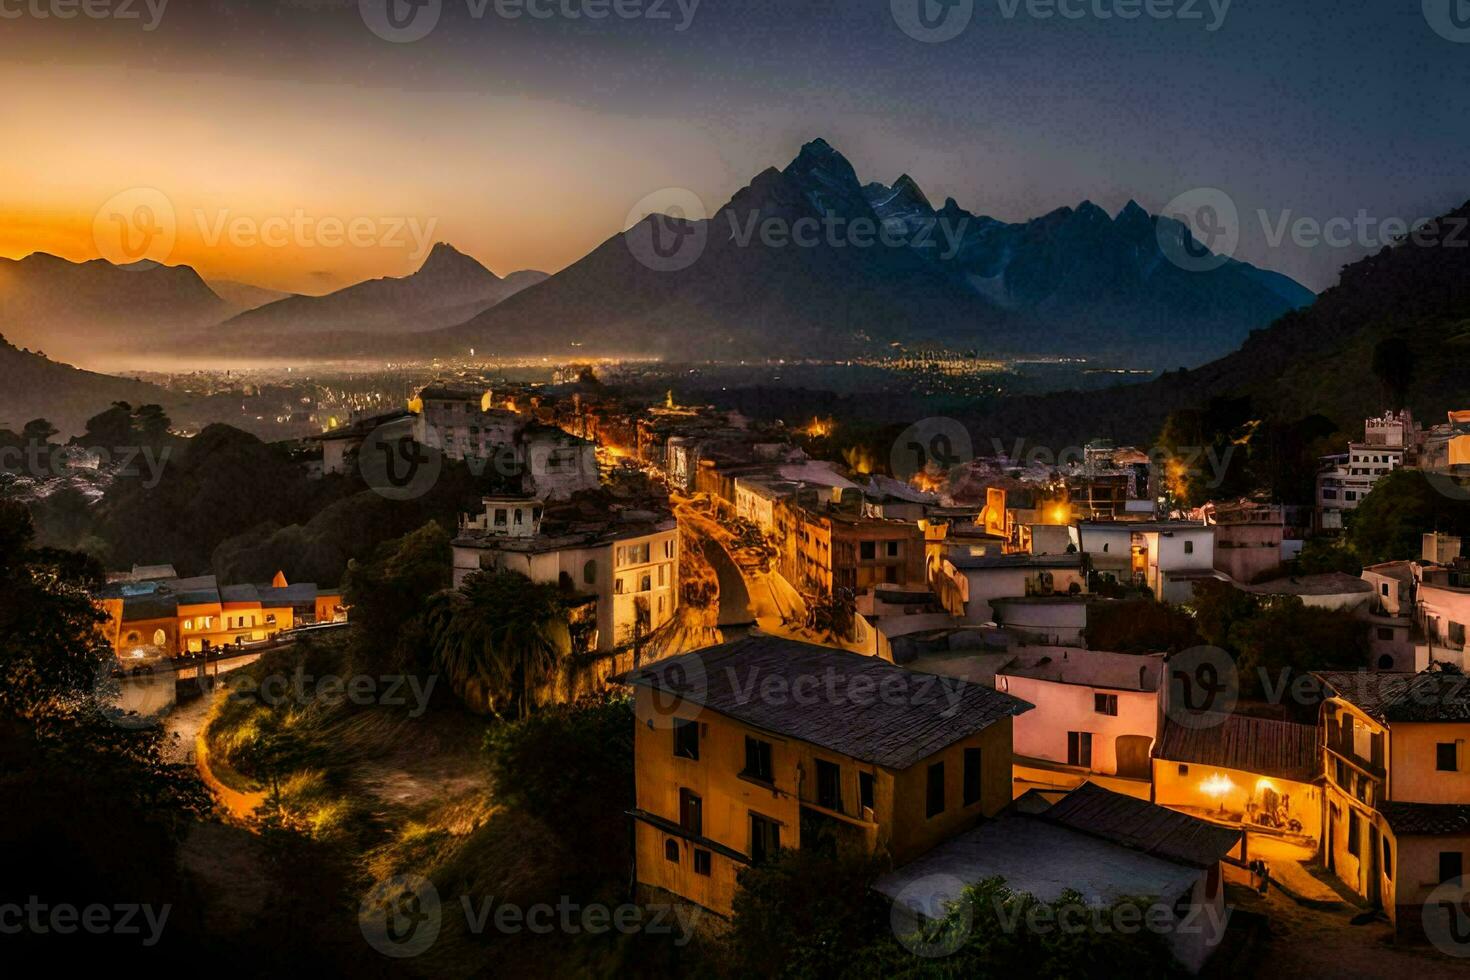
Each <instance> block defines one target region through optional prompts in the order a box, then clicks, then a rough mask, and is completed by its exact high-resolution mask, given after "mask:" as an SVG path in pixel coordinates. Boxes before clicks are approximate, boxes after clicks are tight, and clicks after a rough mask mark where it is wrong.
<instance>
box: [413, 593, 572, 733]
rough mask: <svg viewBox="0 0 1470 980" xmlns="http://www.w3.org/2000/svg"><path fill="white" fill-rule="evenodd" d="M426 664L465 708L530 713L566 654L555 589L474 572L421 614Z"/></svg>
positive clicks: (565, 629)
mask: <svg viewBox="0 0 1470 980" xmlns="http://www.w3.org/2000/svg"><path fill="white" fill-rule="evenodd" d="M426 619H427V625H428V634H429V649H430V653H431V656H432V659H433V663H434V665H435V667H436V668H437V669H439V670H440V671H442V672H443V673H444V675H445V677H446V679H447V680H448V681H449V685H450V687H452V688H453V689H454V692H455V693H456V694H457V695H459V697H460V699H461V700H462V701H464V703H465V704H466V705H467V706H469V708H470V709H471V710H474V711H478V712H493V713H495V714H502V713H503V712H504V711H505V710H506V709H507V708H509V707H510V706H511V705H514V711H515V715H516V717H518V718H525V717H527V715H528V714H529V713H530V710H531V706H532V702H533V700H534V698H535V695H536V692H537V691H539V690H540V689H541V688H542V687H543V686H544V685H545V684H546V683H547V682H548V681H550V680H552V679H553V678H554V677H555V674H556V670H557V668H558V667H559V666H560V664H561V662H562V660H563V659H564V658H565V657H566V656H567V654H568V653H569V652H570V651H571V646H572V638H571V631H570V628H569V626H568V622H567V611H566V606H565V605H564V604H563V600H562V595H561V593H560V592H559V591H558V590H557V588H556V586H554V585H550V584H547V583H539V582H532V581H531V580H530V579H529V578H527V577H526V576H524V575H521V574H520V573H519V572H476V573H474V574H472V575H470V576H469V577H468V578H466V579H465V581H464V584H463V585H462V586H460V588H458V589H456V590H453V591H448V592H441V593H439V594H438V595H436V596H434V597H433V598H432V599H431V600H430V601H429V607H428V611H427V613H426Z"/></svg>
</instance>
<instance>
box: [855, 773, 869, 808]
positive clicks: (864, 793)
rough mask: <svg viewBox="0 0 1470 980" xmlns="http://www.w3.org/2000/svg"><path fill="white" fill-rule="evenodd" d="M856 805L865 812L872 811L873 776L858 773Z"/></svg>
mask: <svg viewBox="0 0 1470 980" xmlns="http://www.w3.org/2000/svg"><path fill="white" fill-rule="evenodd" d="M858 805H859V806H861V807H862V808H863V809H865V810H872V809H873V774H872V773H870V772H860V773H858Z"/></svg>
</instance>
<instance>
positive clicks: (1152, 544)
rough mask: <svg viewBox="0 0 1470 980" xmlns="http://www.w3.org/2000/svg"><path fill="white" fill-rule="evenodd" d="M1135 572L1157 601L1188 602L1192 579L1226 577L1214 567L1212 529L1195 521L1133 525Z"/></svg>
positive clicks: (1223, 578)
mask: <svg viewBox="0 0 1470 980" xmlns="http://www.w3.org/2000/svg"><path fill="white" fill-rule="evenodd" d="M1132 549H1133V554H1134V571H1135V574H1141V576H1142V582H1143V584H1144V585H1145V586H1146V587H1147V588H1148V589H1149V591H1151V592H1152V593H1153V594H1154V596H1155V597H1156V598H1157V599H1158V600H1159V601H1160V602H1188V601H1189V600H1191V599H1193V598H1194V583H1195V582H1198V581H1201V580H1203V579H1217V580H1225V581H1228V579H1226V578H1225V576H1224V574H1223V573H1221V572H1218V571H1216V570H1215V529H1214V528H1213V527H1211V526H1210V525H1208V524H1202V523H1198V522H1196V521H1149V522H1147V523H1142V524H1138V525H1135V526H1134V528H1133V543H1132Z"/></svg>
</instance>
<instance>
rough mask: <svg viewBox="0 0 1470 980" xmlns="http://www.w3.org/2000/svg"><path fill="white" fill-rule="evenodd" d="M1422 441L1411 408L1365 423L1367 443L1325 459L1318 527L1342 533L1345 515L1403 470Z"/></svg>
mask: <svg viewBox="0 0 1470 980" xmlns="http://www.w3.org/2000/svg"><path fill="white" fill-rule="evenodd" d="M1419 439H1420V430H1419V427H1418V425H1417V424H1415V422H1414V417H1413V416H1412V415H1411V414H1410V413H1409V410H1408V409H1404V410H1403V411H1398V412H1386V413H1385V414H1384V415H1382V416H1380V417H1379V418H1372V419H1367V420H1366V421H1365V422H1364V423H1363V441H1362V442H1354V443H1350V444H1349V445H1348V451H1347V452H1346V453H1338V454H1335V455H1332V456H1324V457H1322V467H1321V470H1320V471H1319V472H1318V474H1317V528H1318V529H1319V530H1323V531H1339V530H1341V529H1342V526H1343V514H1345V513H1347V512H1348V511H1353V510H1357V508H1358V504H1360V503H1362V501H1363V499H1364V498H1365V497H1367V496H1368V494H1369V493H1371V492H1372V490H1373V486H1374V485H1375V484H1376V483H1377V482H1378V481H1379V480H1381V479H1382V478H1383V477H1385V476H1387V475H1388V474H1389V473H1391V472H1393V471H1394V470H1396V469H1399V468H1400V467H1402V466H1403V465H1404V463H1405V461H1406V458H1407V457H1408V456H1409V454H1411V453H1412V452H1413V451H1414V448H1415V446H1416V443H1417V442H1418V440H1419Z"/></svg>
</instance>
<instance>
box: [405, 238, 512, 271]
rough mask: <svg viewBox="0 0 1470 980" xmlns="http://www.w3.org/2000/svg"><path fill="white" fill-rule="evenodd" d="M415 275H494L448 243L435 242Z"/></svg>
mask: <svg viewBox="0 0 1470 980" xmlns="http://www.w3.org/2000/svg"><path fill="white" fill-rule="evenodd" d="M415 275H420V276H434V277H447V276H467V275H469V276H486V275H488V276H492V277H494V276H495V274H494V273H493V272H491V271H490V270H489V269H487V268H485V267H484V266H483V265H481V264H480V263H479V262H477V261H475V259H473V258H471V257H470V256H468V255H466V254H464V253H463V252H461V251H460V250H459V249H457V248H455V247H454V246H453V245H450V244H449V243H448V242H436V243H435V245H434V248H433V250H431V251H430V252H429V256H428V258H426V259H424V264H423V265H421V266H419V271H418V272H417V273H415Z"/></svg>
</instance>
